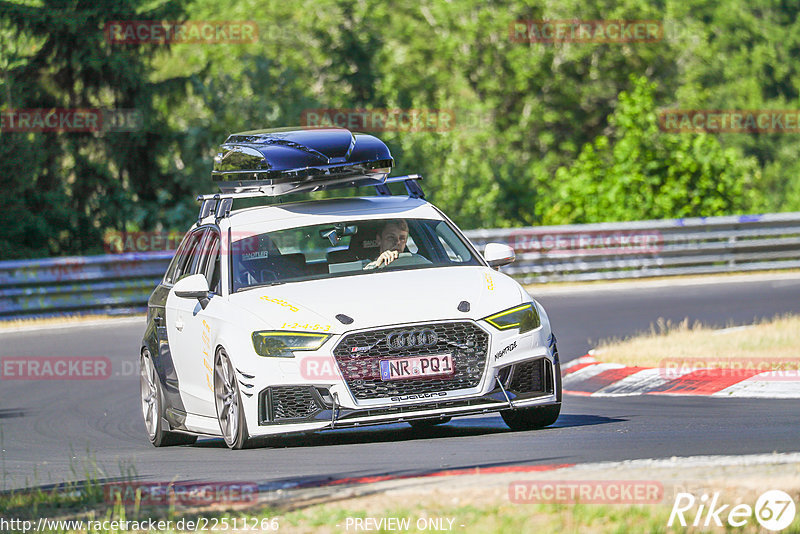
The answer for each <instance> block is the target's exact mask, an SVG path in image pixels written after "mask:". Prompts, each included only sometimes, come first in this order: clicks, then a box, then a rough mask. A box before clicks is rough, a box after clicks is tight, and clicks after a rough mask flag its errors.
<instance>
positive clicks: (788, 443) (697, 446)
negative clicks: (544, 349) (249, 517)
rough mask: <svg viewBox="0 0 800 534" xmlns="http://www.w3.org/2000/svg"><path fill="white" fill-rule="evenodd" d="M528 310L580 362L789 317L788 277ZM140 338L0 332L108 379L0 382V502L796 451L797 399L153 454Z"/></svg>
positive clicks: (393, 429)
mask: <svg viewBox="0 0 800 534" xmlns="http://www.w3.org/2000/svg"><path fill="white" fill-rule="evenodd" d="M538 298H539V300H540V301H541V302H542V303H543V304H544V305H545V306H546V308H547V309H548V311H549V314H550V316H551V321H552V323H553V324H554V326H555V328H556V332H557V334H558V339H559V349H560V353H561V355H562V358H563V359H565V360H568V359H571V358H573V357H577V356H581V355H583V354H585V353H586V351H587V350H588V349H589V348H591V346H592V344H591V341H590V340H598V339H601V338H604V337H621V336H625V335H629V334H632V333H635V332H637V331H642V330H647V329H648V328H649V326H650V324H651V323H653V322H655V321H656V320H657V319H658V318H659V317H664V318H666V319H670V320H673V321H679V320H682V319H683V318H684V317H688V318H689V319H690V321H695V320H699V321H702V322H705V323H708V324H714V325H718V326H727V325H729V324H744V323H749V322H751V321H752V320H753V319H754V318H757V317H771V316H773V315H775V314H776V313H786V312H795V313H800V276H798V277H797V278H796V279H791V280H787V279H780V280H773V281H770V280H766V281H751V282H740V281H736V282H725V283H716V284H708V285H691V286H673V287H670V286H663V287H657V288H642V287H632V288H631V287H626V286H619V287H617V288H615V289H612V290H608V289H604V290H600V289H598V290H594V289H593V290H591V291H585V290H584V291H581V292H578V293H547V294H543V295H542V296H539V297H538ZM143 329H144V325H143V324H142V323H139V322H127V323H124V324H121V323H117V324H115V325H108V326H91V327H71V328H68V329H58V330H41V331H36V332H18V333H3V334H0V357H10V356H105V357H108V358H109V359H110V360H111V363H112V369H113V375H112V376H111V377H110V378H108V379H105V380H96V381H86V380H83V381H13V380H3V381H0V449H2V456H0V470H1V471H2V483H0V490H2V489H11V488H18V487H29V486H38V485H47V484H52V483H58V482H62V481H65V480H81V479H84V478H86V477H87V476H91V477H97V478H99V479H100V480H106V479H114V478H116V477H119V476H124V475H128V474H131V473H135V475H137V476H138V477H141V478H142V479H144V480H149V481H167V480H206V481H253V482H258V483H260V484H262V485H264V486H266V487H270V486H275V485H279V484H281V483H284V482H295V481H301V480H302V481H317V480H327V479H332V478H342V477H359V476H370V475H382V474H395V475H397V474H400V475H402V474H413V473H425V472H430V471H435V470H440V469H455V468H468V467H475V466H502V465H511V464H563V463H582V462H594V461H607V460H626V459H635V458H662V457H671V456H691V455H706V454H749V453H769V452H773V451H778V452H790V451H800V425H798V415H797V414H798V413H800V401H797V400H754V399H718V398H707V397H705V398H692V397H623V398H588V397H573V396H566V397H565V399H564V407H563V410H562V415H561V417H560V418H559V420H558V422H557V423H556V424H555V425H554V426H553V427H551V428H547V429H543V430H539V431H532V432H512V431H510V430H508V428H507V427H506V426H505V425H504V423H503V422H502V420H501V419H500V417H499V416H497V415H492V416H477V417H470V418H464V419H457V420H455V421H452V422H451V423H449V424H448V425H445V426H443V427H439V428H436V429H433V430H430V431H426V432H420V431H419V430H413V429H411V428H410V427H408V426H407V425H404V424H397V425H384V426H380V427H372V428H370V429H357V430H343V431H341V430H340V431H336V432H322V433H319V434H315V435H312V436H305V437H295V438H288V439H283V440H281V441H278V442H277V443H275V445H274V446H273V447H271V448H264V449H256V450H246V451H229V450H227V448H226V447H225V446H224V443H223V442H222V440H213V439H203V440H200V441H198V443H197V444H196V445H195V446H191V447H176V448H169V449H155V448H153V447H152V446H151V445H150V443H149V442H148V441H147V438H146V435H145V430H144V424H143V422H142V417H141V412H140V401H139V379H138V369H137V363H136V362H137V360H136V349H137V347H138V346H139V341H140V338H141V334H142V331H143Z"/></svg>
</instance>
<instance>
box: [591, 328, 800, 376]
mask: <svg viewBox="0 0 800 534" xmlns="http://www.w3.org/2000/svg"><path fill="white" fill-rule="evenodd" d="M798 347H800V316H797V315H784V316H779V317H775V318H773V319H770V320H764V321H761V322H758V323H756V324H753V325H748V326H744V327H731V328H726V329H723V330H718V329H712V328H709V327H707V326H703V325H701V324H699V323H696V324H693V325H690V324H689V320H688V319H685V320H684V321H682V322H680V323H677V324H673V323H670V322H668V321H664V320H663V319H660V320H659V321H658V323H656V324H655V325H651V327H650V332H648V333H645V334H641V335H637V336H634V337H631V338H627V339H623V340H619V339H611V340H603V341H601V342H600V343H599V344H598V346H597V348H596V349H595V356H596V357H597V358H598V359H600V360H602V361H604V362H613V363H620V364H624V365H629V366H643V367H658V366H659V364H660V363H661V362H663V361H664V360H674V359H685V360H690V359H691V360H695V359H698V360H700V359H708V360H732V359H738V360H742V361H744V360H766V359H768V360H772V362H771V363H770V365H771V368H772V369H773V370H786V369H789V370H797V368H798V363H800V360H799V359H798V357H799V356H800V354H798Z"/></svg>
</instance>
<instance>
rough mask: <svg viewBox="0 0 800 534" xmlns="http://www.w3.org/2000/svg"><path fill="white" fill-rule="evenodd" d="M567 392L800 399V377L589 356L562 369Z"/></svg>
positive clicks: (605, 394) (610, 394) (597, 395)
mask: <svg viewBox="0 0 800 534" xmlns="http://www.w3.org/2000/svg"><path fill="white" fill-rule="evenodd" d="M561 374H562V386H563V389H564V393H569V394H572V395H585V396H593V397H625V396H631V395H709V396H713V397H750V398H768V399H800V376H794V377H786V376H779V375H778V374H777V373H776V372H772V371H767V372H760V371H758V370H755V369H751V370H746V369H737V370H736V371H735V372H732V371H731V369H693V368H682V369H663V368H649V367H626V366H624V365H620V364H617V363H602V362H599V361H597V360H596V359H595V358H594V357H593V356H590V355H586V356H583V357H581V358H577V359H575V360H572V361H570V362H567V363H565V364H563V365H562V367H561Z"/></svg>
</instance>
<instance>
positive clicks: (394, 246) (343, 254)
mask: <svg viewBox="0 0 800 534" xmlns="http://www.w3.org/2000/svg"><path fill="white" fill-rule="evenodd" d="M231 252H232V254H231V263H232V265H231V270H232V273H233V290H234V291H240V290H242V289H247V288H251V287H258V286H263V285H271V284H277V283H283V282H297V281H302V280H313V279H321V278H331V277H337V276H352V275H366V274H374V273H377V272H383V271H387V270H400V269H430V268H436V267H452V266H456V265H481V263H480V261H479V260H478V259H477V258H475V256H474V255H473V254H472V253H471V251H470V247H469V246H468V245H467V244H466V242H465V238H464V237H463V236H461V235H460V233H459V232H458V231H457V230H455V229H454V228H452V227H451V226H450V225H449V224H448V223H447V222H445V221H441V220H433V219H397V218H393V219H380V220H368V221H347V222H337V223H328V224H317V225H313V226H301V227H297V228H289V229H285V230H276V231H274V232H266V233H263V234H257V235H253V236H248V237H246V238H243V239H239V240H236V241H233V245H232V247H231ZM379 257H383V259H379Z"/></svg>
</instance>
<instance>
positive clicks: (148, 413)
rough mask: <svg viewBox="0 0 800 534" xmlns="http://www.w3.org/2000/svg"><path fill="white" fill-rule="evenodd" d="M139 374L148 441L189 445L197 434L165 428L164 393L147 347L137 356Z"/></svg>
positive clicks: (195, 439) (161, 444)
mask: <svg viewBox="0 0 800 534" xmlns="http://www.w3.org/2000/svg"><path fill="white" fill-rule="evenodd" d="M139 376H140V384H141V391H142V415H143V416H144V426H145V428H146V429H147V437H148V438H150V443H152V444H153V446H155V447H169V446H171V445H191V444H192V443H194V442H195V441H197V436H192V435H189V434H181V433H180V432H170V431H168V430H166V429H165V426H166V425H165V420H164V394H163V392H162V391H161V381H160V380H159V379H158V373H156V368H155V365H153V360H152V358H151V357H150V351H149V350H147V349H145V350H143V351H142V354H141V355H140V356H139Z"/></svg>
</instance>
